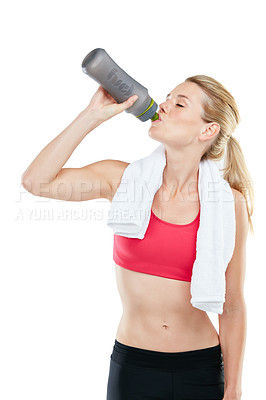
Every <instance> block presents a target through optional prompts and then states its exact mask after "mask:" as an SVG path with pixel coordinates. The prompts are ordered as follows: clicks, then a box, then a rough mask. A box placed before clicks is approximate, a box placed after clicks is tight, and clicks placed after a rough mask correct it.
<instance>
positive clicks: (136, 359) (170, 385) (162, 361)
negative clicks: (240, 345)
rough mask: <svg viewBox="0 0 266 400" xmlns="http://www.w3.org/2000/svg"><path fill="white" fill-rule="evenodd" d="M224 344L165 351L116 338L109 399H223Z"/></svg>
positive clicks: (112, 356) (108, 392)
mask: <svg viewBox="0 0 266 400" xmlns="http://www.w3.org/2000/svg"><path fill="white" fill-rule="evenodd" d="M223 396H224V364H223V355H222V352H221V346H220V344H218V345H217V346H214V347H208V348H204V349H199V350H192V351H182V352H177V353H165V352H160V351H152V350H146V349H140V348H137V347H132V346H127V345H125V344H123V343H120V342H118V341H117V340H116V339H115V344H114V347H113V352H112V354H111V357H110V369H109V377H108V383H107V400H144V399H150V400H152V399H153V400H155V399H156V400H181V399H182V400H222V399H223Z"/></svg>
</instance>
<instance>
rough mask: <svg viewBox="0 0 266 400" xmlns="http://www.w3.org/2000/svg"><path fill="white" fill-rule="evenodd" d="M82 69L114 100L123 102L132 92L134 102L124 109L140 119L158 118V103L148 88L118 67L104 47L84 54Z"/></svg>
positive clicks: (153, 119)
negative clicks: (134, 98)
mask: <svg viewBox="0 0 266 400" xmlns="http://www.w3.org/2000/svg"><path fill="white" fill-rule="evenodd" d="M81 67H82V71H83V72H84V73H85V74H87V75H89V76H90V77H91V78H93V79H94V80H95V81H96V82H98V83H99V84H100V85H101V86H102V87H103V88H104V89H105V90H106V91H107V92H108V93H109V94H110V95H111V96H112V97H113V98H114V99H115V100H116V101H117V103H123V102H124V101H126V100H127V99H128V98H129V97H131V96H133V95H134V94H136V95H138V99H137V100H136V101H135V103H134V104H133V105H132V106H131V107H129V108H127V109H126V110H125V111H126V112H128V113H131V114H133V115H135V117H137V118H138V119H139V120H140V121H143V122H144V121H147V120H148V119H151V120H152V121H155V120H156V119H158V113H157V112H156V110H157V108H158V105H157V104H156V103H155V101H154V100H153V99H152V98H151V97H150V95H149V93H148V89H147V88H145V87H144V86H142V85H141V84H140V83H138V82H137V81H135V79H133V78H132V77H131V76H129V75H128V74H127V73H126V72H125V71H124V70H123V69H122V68H120V67H119V66H118V65H117V64H116V63H115V62H114V60H113V59H112V58H111V57H110V56H109V54H108V53H107V52H106V51H105V50H104V49H100V48H97V49H94V50H92V51H91V52H90V53H89V54H87V55H86V57H85V58H84V60H83V61H82V64H81Z"/></svg>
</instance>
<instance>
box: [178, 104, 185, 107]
mask: <svg viewBox="0 0 266 400" xmlns="http://www.w3.org/2000/svg"><path fill="white" fill-rule="evenodd" d="M176 106H179V107H184V106H182V104H176Z"/></svg>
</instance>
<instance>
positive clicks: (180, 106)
mask: <svg viewBox="0 0 266 400" xmlns="http://www.w3.org/2000/svg"><path fill="white" fill-rule="evenodd" d="M183 96H186V97H183ZM203 96H204V93H203V91H202V90H201V88H200V87H199V86H198V85H197V84H196V83H194V82H183V83H181V84H180V85H178V86H177V87H176V88H175V89H173V90H172V91H171V92H170V94H169V95H168V96H167V97H166V100H165V102H164V103H161V104H160V106H159V111H158V114H159V116H160V117H159V118H161V121H158V120H156V121H152V122H151V127H150V129H149V131H148V134H149V136H150V137H151V138H152V139H154V140H158V141H159V142H161V143H163V144H166V145H169V146H171V147H176V148H180V147H184V146H188V145H190V144H191V143H192V142H198V141H199V140H202V139H203V140H204V135H202V133H203V132H205V133H207V131H208V130H209V133H208V135H207V136H205V138H206V139H210V135H211V136H213V133H214V131H213V129H212V128H213V127H211V126H212V124H207V123H206V122H205V121H203V119H202V118H201V103H202V99H203ZM210 128H211V130H210ZM206 129H207V131H206ZM205 145H206V143H205Z"/></svg>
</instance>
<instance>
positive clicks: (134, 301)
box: [115, 188, 219, 352]
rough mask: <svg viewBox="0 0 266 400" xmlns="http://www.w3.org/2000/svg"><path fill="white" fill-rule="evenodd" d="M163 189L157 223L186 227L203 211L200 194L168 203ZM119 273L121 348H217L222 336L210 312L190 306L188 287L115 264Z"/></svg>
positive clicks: (156, 210) (157, 203) (157, 206)
mask: <svg viewBox="0 0 266 400" xmlns="http://www.w3.org/2000/svg"><path fill="white" fill-rule="evenodd" d="M160 189H161V188H160ZM160 189H159V190H158V191H157V192H156V193H155V196H154V199H153V204H152V211H153V212H154V214H155V215H157V217H158V218H160V219H162V220H165V221H167V222H170V223H176V224H188V223H190V222H191V221H193V220H194V219H195V218H196V216H197V215H198V212H199V206H200V203H199V197H198V192H195V193H194V194H193V196H192V195H190V196H189V199H185V198H183V197H182V198H181V197H180V198H179V199H178V200H177V199H176V200H174V201H172V200H168V201H165V200H163V199H162V197H161V190H160ZM173 211H174V212H173ZM173 215H174V220H173ZM115 268H116V280H117V287H118V291H119V294H120V298H121V301H122V305H123V313H122V317H121V320H120V323H119V326H118V329H117V333H116V339H117V340H118V341H119V342H120V343H123V344H126V345H128V346H133V347H138V348H143V349H147V350H154V351H162V352H178V351H189V350H197V349H202V348H206V347H212V346H216V345H218V344H219V335H218V333H217V331H216V329H215V327H214V326H213V324H212V322H211V320H210V318H209V317H208V315H207V313H206V312H205V311H202V310H199V309H197V308H195V307H193V306H192V304H191V303H190V299H191V294H190V282H186V281H179V280H175V279H168V278H163V277H160V276H155V275H149V274H143V273H140V272H136V271H131V270H128V269H126V268H122V267H120V266H119V265H117V264H115Z"/></svg>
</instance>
